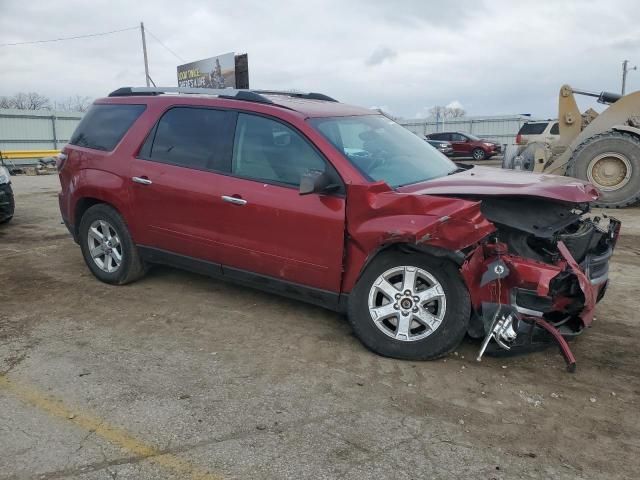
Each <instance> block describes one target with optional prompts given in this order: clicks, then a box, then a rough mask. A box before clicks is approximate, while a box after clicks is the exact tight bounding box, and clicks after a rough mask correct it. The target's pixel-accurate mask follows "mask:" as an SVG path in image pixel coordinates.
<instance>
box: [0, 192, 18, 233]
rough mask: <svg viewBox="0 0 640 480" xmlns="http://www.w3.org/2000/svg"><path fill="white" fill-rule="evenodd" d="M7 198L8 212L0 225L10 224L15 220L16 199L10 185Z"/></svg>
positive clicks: (0, 221)
mask: <svg viewBox="0 0 640 480" xmlns="http://www.w3.org/2000/svg"><path fill="white" fill-rule="evenodd" d="M5 196H6V197H7V200H6V202H7V205H8V206H7V212H6V213H5V215H4V216H3V217H0V225H2V224H5V223H9V222H10V221H11V219H12V218H13V214H14V212H15V210H16V203H15V198H14V196H13V189H12V188H11V184H9V185H8V187H7V190H6V192H5Z"/></svg>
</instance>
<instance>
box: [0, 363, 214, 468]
mask: <svg viewBox="0 0 640 480" xmlns="http://www.w3.org/2000/svg"><path fill="white" fill-rule="evenodd" d="M0 389H4V390H6V391H8V392H10V393H12V394H13V395H14V396H15V397H17V398H18V399H20V400H21V401H22V402H24V403H28V404H30V405H32V406H34V407H36V408H37V409H38V410H41V411H43V412H45V413H48V414H49V415H51V416H52V417H56V418H60V419H64V420H65V421H67V422H70V423H73V424H74V425H76V426H78V427H80V428H82V429H84V430H86V431H87V432H94V434H95V435H96V436H98V437H101V438H103V439H105V440H107V441H108V442H110V443H112V444H113V445H116V446H118V447H120V448H121V449H123V450H126V451H127V452H129V453H131V454H133V455H134V456H136V457H144V458H145V459H147V460H149V461H150V462H153V463H155V464H157V465H160V466H161V467H163V468H165V469H167V470H171V471H172V472H174V473H176V474H178V476H179V477H180V478H191V479H193V480H221V479H222V477H221V476H219V475H216V474H213V473H209V472H207V471H205V470H202V469H200V468H199V467H196V466H194V465H192V464H191V463H189V462H187V461H185V460H182V459H181V458H179V457H177V456H175V455H173V454H170V453H163V452H161V451H160V450H158V449H156V448H155V447H152V446H150V445H147V444H145V443H144V442H142V441H140V440H138V439H137V438H135V437H134V436H133V435H131V434H130V433H128V432H126V431H125V430H122V429H121V428H118V427H114V426H111V425H109V424H107V423H106V422H105V421H104V420H103V419H101V418H97V417H94V416H92V415H90V414H87V413H84V412H77V411H75V410H71V409H70V408H68V407H67V406H65V405H64V404H63V403H62V401H60V400H56V399H52V398H51V396H49V395H46V394H43V393H41V392H39V391H37V390H36V389H34V388H31V387H28V386H25V385H20V384H17V383H14V382H12V381H11V380H9V379H8V378H7V377H6V376H3V375H0Z"/></svg>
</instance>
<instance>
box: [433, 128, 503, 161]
mask: <svg viewBox="0 0 640 480" xmlns="http://www.w3.org/2000/svg"><path fill="white" fill-rule="evenodd" d="M426 137H427V138H428V139H429V140H442V141H446V142H449V143H451V146H452V147H453V154H454V156H456V157H472V158H473V159H474V160H488V159H490V158H491V157H492V156H494V155H497V154H499V153H500V152H502V145H500V144H499V143H496V142H493V141H491V140H484V139H482V138H478V137H476V136H475V135H471V134H470V133H461V132H441V133H430V134H429V135H427V136H426Z"/></svg>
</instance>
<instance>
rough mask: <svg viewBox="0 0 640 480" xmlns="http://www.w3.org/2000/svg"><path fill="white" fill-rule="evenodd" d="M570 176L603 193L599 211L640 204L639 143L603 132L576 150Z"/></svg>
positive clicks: (599, 200) (619, 134)
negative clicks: (591, 185) (588, 183)
mask: <svg viewBox="0 0 640 480" xmlns="http://www.w3.org/2000/svg"><path fill="white" fill-rule="evenodd" d="M567 175H568V176H570V177H576V178H580V179H582V180H587V181H589V182H591V183H592V184H593V185H595V186H596V187H597V188H598V190H600V198H598V200H596V201H595V202H594V205H595V206H597V207H605V208H622V207H627V206H630V205H633V204H634V203H636V202H637V201H638V200H640V139H638V137H636V136H634V135H631V134H628V133H623V132H617V131H609V132H604V133H601V134H599V135H594V136H593V137H591V138H588V139H587V140H585V141H584V142H583V143H582V144H580V145H579V146H578V148H576V150H575V152H574V153H573V155H572V156H571V158H570V159H569V164H568V165H567Z"/></svg>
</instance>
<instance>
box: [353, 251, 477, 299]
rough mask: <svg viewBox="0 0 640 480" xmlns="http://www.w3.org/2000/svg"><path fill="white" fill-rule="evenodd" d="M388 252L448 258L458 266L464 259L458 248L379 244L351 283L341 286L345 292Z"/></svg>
mask: <svg viewBox="0 0 640 480" xmlns="http://www.w3.org/2000/svg"><path fill="white" fill-rule="evenodd" d="M390 252H401V253H406V254H423V255H428V256H431V257H434V258H440V259H445V260H449V261H451V262H452V263H454V264H455V265H456V266H457V267H458V268H459V267H461V266H462V264H463V263H464V260H465V255H464V253H462V252H461V251H459V250H456V251H454V250H447V249H446V248H442V247H436V246H433V245H420V244H413V243H407V242H395V243H387V244H384V245H381V246H379V247H378V248H377V249H375V250H374V251H373V252H371V254H370V255H369V256H368V257H367V258H366V259H365V261H364V262H363V263H362V266H361V267H360V270H359V272H358V274H357V276H356V277H355V279H354V280H353V282H351V284H350V285H348V286H347V285H344V286H343V287H347V288H348V289H349V290H348V291H346V290H345V293H349V292H351V290H353V287H354V286H355V285H356V284H357V283H358V281H359V280H360V278H362V275H363V274H364V272H365V271H366V270H367V268H368V267H369V265H371V263H373V261H374V260H375V259H376V258H379V257H380V256H381V255H383V254H387V253H390Z"/></svg>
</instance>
